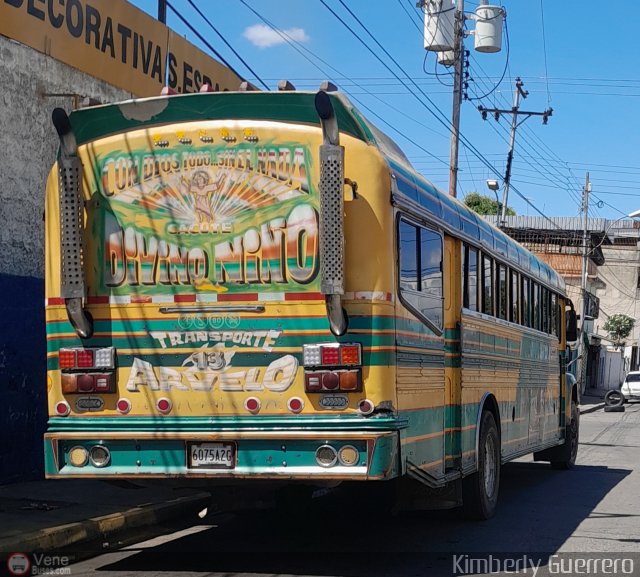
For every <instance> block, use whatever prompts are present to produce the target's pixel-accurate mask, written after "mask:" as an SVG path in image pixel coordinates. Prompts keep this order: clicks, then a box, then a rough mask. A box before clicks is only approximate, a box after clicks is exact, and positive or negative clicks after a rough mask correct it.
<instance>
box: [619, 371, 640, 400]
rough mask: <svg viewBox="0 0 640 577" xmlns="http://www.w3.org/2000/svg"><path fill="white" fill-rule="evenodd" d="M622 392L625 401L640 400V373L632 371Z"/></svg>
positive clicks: (623, 385)
mask: <svg viewBox="0 0 640 577" xmlns="http://www.w3.org/2000/svg"><path fill="white" fill-rule="evenodd" d="M620 392H621V393H622V394H623V395H624V400H625V401H630V400H632V399H633V400H640V371H631V372H630V373H627V376H626V377H625V378H624V382H623V383H622V387H620Z"/></svg>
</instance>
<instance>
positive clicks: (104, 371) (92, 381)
mask: <svg viewBox="0 0 640 577" xmlns="http://www.w3.org/2000/svg"><path fill="white" fill-rule="evenodd" d="M58 364H59V365H60V371H61V375H60V381H61V386H62V393H63V394H64V395H68V394H86V393H104V394H107V393H115V392H116V374H115V349H114V348H113V347H101V348H83V347H65V348H61V349H60V350H59V351H58Z"/></svg>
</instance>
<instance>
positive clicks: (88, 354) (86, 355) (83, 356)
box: [76, 349, 93, 369]
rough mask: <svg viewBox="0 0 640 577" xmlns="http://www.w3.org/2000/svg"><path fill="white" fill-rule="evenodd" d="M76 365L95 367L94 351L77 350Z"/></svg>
mask: <svg viewBox="0 0 640 577" xmlns="http://www.w3.org/2000/svg"><path fill="white" fill-rule="evenodd" d="M76 366H77V367H78V368H79V369H92V368H93V351H92V350H91V349H80V350H78V351H77V352H76Z"/></svg>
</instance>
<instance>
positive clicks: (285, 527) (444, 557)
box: [71, 404, 640, 577]
mask: <svg viewBox="0 0 640 577" xmlns="http://www.w3.org/2000/svg"><path fill="white" fill-rule="evenodd" d="M580 441H581V444H580V451H579V455H578V466H577V467H576V468H575V469H574V470H571V471H554V470H552V469H550V468H549V466H548V465H547V464H545V463H534V462H532V460H531V459H522V460H520V461H518V462H514V463H510V464H508V465H506V466H504V467H503V471H502V478H501V494H500V505H499V509H498V513H497V514H496V516H495V517H494V518H493V519H491V520H490V521H485V522H470V521H467V520H465V519H464V518H463V517H462V516H461V515H460V513H459V512H457V511H435V512H420V513H414V514H403V515H400V516H399V517H396V518H389V517H378V516H377V515H376V514H375V511H373V507H374V503H371V504H370V506H368V505H367V502H366V501H365V505H364V507H363V504H362V503H360V504H359V505H358V506H357V507H356V506H355V505H354V504H352V503H351V502H349V500H348V499H345V498H340V497H338V498H323V499H317V500H314V506H313V509H312V511H311V513H310V514H308V515H307V516H306V517H305V518H304V519H303V520H295V519H283V518H282V517H281V516H279V515H278V514H277V513H276V512H275V511H274V510H262V511H249V512H243V513H237V514H218V515H211V516H207V517H205V518H204V519H194V520H189V521H188V522H187V523H186V524H184V523H183V524H182V525H181V526H174V527H170V528H167V534H166V535H163V536H161V537H156V538H153V539H151V540H147V541H144V542H141V543H137V544H134V545H130V546H128V547H127V548H125V549H123V550H120V551H116V552H113V553H108V554H104V555H101V556H99V557H95V558H93V559H91V560H87V561H83V562H81V563H78V564H75V565H73V566H72V567H71V570H72V575H89V574H98V575H101V576H104V577H111V576H114V577H116V576H117V577H129V576H134V575H144V576H148V577H151V576H156V575H157V576H171V577H178V576H180V577H182V576H183V575H184V576H186V575H188V576H195V575H198V576H201V575H215V576H220V577H222V576H225V577H227V576H232V575H315V576H325V575H326V576H331V577H333V576H336V577H343V576H344V577H351V576H356V575H357V576H360V575H362V576H367V577H378V576H380V577H382V576H385V577H387V576H396V575H397V576H402V577H414V576H422V575H460V574H470V573H471V574H475V575H479V574H485V571H483V570H482V569H483V567H482V566H481V567H480V569H478V567H475V568H474V567H473V566H468V565H467V566H465V565H464V562H465V561H468V560H469V559H475V558H476V557H478V558H480V557H482V558H487V556H488V555H495V556H496V558H500V559H504V558H509V557H514V558H516V559H520V560H521V561H522V562H523V563H526V562H536V560H541V559H543V560H544V562H543V566H544V567H545V568H546V570H547V573H546V574H549V573H548V571H549V567H551V569H553V565H550V564H549V563H548V562H547V559H548V557H549V555H555V554H564V553H567V552H573V553H577V552H579V553H582V554H584V555H594V554H596V556H597V554H598V553H603V554H605V557H607V556H609V555H612V556H613V557H617V558H619V557H621V556H626V557H629V558H633V557H634V555H633V554H634V553H635V554H636V556H635V567H634V571H633V574H638V575H640V404H635V405H627V410H626V412H624V413H605V412H604V411H602V410H598V411H596V412H593V413H589V414H586V415H582V418H581V439H580ZM455 555H457V557H454V556H455ZM460 555H463V557H460ZM465 555H466V557H465ZM561 556H562V555H561ZM456 560H457V561H458V565H455V564H453V565H452V561H453V562H455V561H456ZM484 568H485V569H486V566H484ZM493 568H494V569H495V568H496V566H494V567H493ZM500 568H503V569H504V567H500ZM557 568H558V567H556V569H557ZM565 568H566V567H565ZM626 568H627V569H628V568H629V566H628V565H627V566H626ZM466 569H469V570H468V571H467V570H466ZM94 572H96V573H94ZM573 572H574V573H575V571H573ZM534 573H535V572H534V571H533V569H532V568H531V569H530V571H529V572H528V573H523V574H527V575H534ZM551 573H553V571H551ZM624 573H626V574H628V572H621V571H618V574H624ZM542 574H545V572H544V571H540V572H539V573H538V575H542Z"/></svg>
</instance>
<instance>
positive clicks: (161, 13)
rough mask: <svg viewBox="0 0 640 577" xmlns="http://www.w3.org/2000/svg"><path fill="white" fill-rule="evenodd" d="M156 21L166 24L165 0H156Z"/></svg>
mask: <svg viewBox="0 0 640 577" xmlns="http://www.w3.org/2000/svg"><path fill="white" fill-rule="evenodd" d="M158 20H159V21H160V22H162V23H163V24H166V23H167V0H158Z"/></svg>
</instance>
